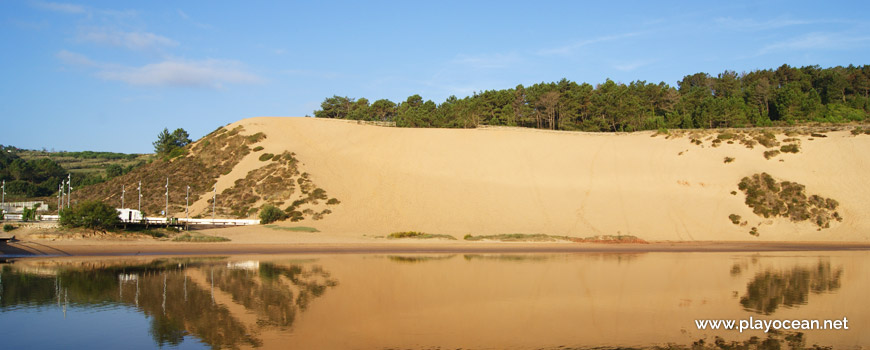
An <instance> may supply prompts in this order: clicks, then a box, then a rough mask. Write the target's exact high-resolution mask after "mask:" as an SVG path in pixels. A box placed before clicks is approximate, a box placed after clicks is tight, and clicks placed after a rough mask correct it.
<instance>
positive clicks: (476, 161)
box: [228, 117, 870, 241]
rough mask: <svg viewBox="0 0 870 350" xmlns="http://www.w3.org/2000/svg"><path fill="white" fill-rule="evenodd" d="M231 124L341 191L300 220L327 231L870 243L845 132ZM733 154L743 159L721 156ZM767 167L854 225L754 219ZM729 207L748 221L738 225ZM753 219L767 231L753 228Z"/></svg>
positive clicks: (309, 121) (869, 192)
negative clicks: (702, 136)
mask: <svg viewBox="0 0 870 350" xmlns="http://www.w3.org/2000/svg"><path fill="white" fill-rule="evenodd" d="M235 125H243V126H244V128H245V130H246V132H248V133H256V132H263V133H265V134H266V135H267V138H266V139H264V140H262V141H261V142H260V143H258V145H261V146H263V147H265V150H264V151H263V152H269V153H274V154H279V153H281V152H284V151H290V152H294V153H295V154H296V157H297V158H298V159H299V161H300V162H301V163H302V164H303V166H304V168H305V169H306V171H307V172H309V173H310V174H311V178H312V180H313V181H314V182H315V183H317V184H318V186H320V187H322V188H323V189H325V190H326V191H328V193H329V195H330V196H331V197H336V198H338V199H339V200H340V201H341V204H338V205H335V206H330V210H332V214H329V215H328V216H326V217H325V218H324V219H323V220H320V221H312V220H311V219H306V220H305V221H303V223H304V224H305V225H311V226H315V227H317V229H319V230H320V231H324V232H328V233H336V234H340V235H346V236H353V237H360V236H361V235H362V234H373V235H385V234H388V233H390V232H398V231H409V230H412V231H422V232H429V233H442V234H450V235H453V236H454V237H457V238H458V237H462V236H464V235H465V234H473V235H489V234H505V233H529V234H532V233H545V234H553V235H569V236H577V237H587V236H594V235H617V234H623V235H635V236H638V237H640V238H643V239H646V240H750V239H753V240H754V239H762V240H802V241H824V240H838V241H862V240H868V239H870V217H868V214H867V213H870V208H868V203H870V202H868V201H866V200H865V199H866V198H867V197H870V186H866V176H865V174H867V173H870V153H868V152H863V151H862V150H866V149H870V137H867V136H858V137H855V136H852V135H850V134H849V133H848V132H833V133H829V134H828V137H826V138H816V139H814V140H812V141H810V140H807V137H805V136H797V137H798V138H800V139H802V140H803V142H802V145H801V152H800V153H797V154H789V155H786V156H783V157H782V158H781V159H783V160H784V161H783V162H779V161H771V160H767V159H765V158H764V156H763V155H762V153H763V152H764V150H765V149H764V147H760V146H759V147H755V149H747V148H746V147H744V146H742V145H738V144H733V145H729V144H723V145H722V146H720V147H716V148H712V147H703V148H702V147H700V146H696V145H693V144H691V143H690V142H689V138H685V137H675V138H669V139H665V138H664V137H662V136H658V137H650V136H651V133H649V132H641V133H630V134H590V133H573V132H546V133H545V132H538V131H535V130H525V129H514V128H499V129H474V130H445V129H406V128H388V127H376V126H369V125H357V124H355V123H349V122H345V121H338V120H323V119H313V118H266V117H263V118H250V119H244V120H241V121H239V122H236V123H234V124H231V125H230V126H228V128H233V127H234V126H235ZM779 137H780V138H782V137H783V136H782V135H779ZM686 150H689V151H688V152H686ZM259 154H260V153H257V152H252V153H251V154H249V155H247V156H246V158H245V159H244V160H242V161H241V162H240V163H239V166H237V169H234V170H233V174H244V173H246V172H247V171H252V170H255V169H256V168H257V167H261V166H263V164H264V163H263V162H260V161H258V160H257V157H258V156H259ZM724 157H734V158H735V159H736V160H735V161H734V162H731V163H728V164H725V163H723V161H722V160H723V159H724ZM246 167H247V168H246ZM243 168H244V169H243ZM761 171H764V172H767V173H769V174H771V175H772V176H774V177H776V178H778V179H784V180H789V181H795V182H797V183H800V184H803V185H805V186H806V188H807V191H809V192H812V193H818V194H820V195H823V196H824V197H831V198H834V199H836V200H838V201H839V202H840V205H841V208H842V210H841V214H843V216H844V218H845V221H844V222H842V223H837V224H835V225H833V227H831V228H830V229H825V230H822V231H821V232H818V231H816V228H815V227H814V225H813V224H810V223H802V224H795V223H792V222H790V221H789V220H788V219H781V218H780V219H774V220H772V221H771V223H770V224H767V223H764V224H763V225H761V226H759V224H761V223H763V222H766V221H767V220H764V219H763V218H761V217H759V216H758V215H755V214H754V213H753V212H752V210H751V209H750V208H749V207H747V206H746V205H745V204H744V199H745V198H744V196H743V195H742V194H741V193H738V194H737V195H732V194H731V191H737V184H738V182H739V181H740V179H741V178H743V177H744V176H747V175H750V174H753V173H757V172H761ZM731 214H736V215H740V216H741V217H743V218H744V220H748V221H749V225H748V226H746V227H741V226H739V225H733V224H732V223H731V221H730V220H729V218H728V217H729V215H731ZM298 224H299V223H292V225H298ZM282 225H291V223H289V222H288V223H283V224H282ZM753 226H757V227H758V230H759V231H760V232H761V236H760V237H759V238H755V237H753V236H750V235H749V228H750V227H753ZM250 230H251V231H256V230H257V229H256V228H251V229H250ZM261 230H262V229H261Z"/></svg>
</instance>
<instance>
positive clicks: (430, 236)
mask: <svg viewBox="0 0 870 350" xmlns="http://www.w3.org/2000/svg"><path fill="white" fill-rule="evenodd" d="M401 238H413V239H433V238H442V239H449V240H454V241H455V240H456V237H453V236H451V235H444V234H433V233H424V232H416V231H403V232H393V233H391V234H389V235H387V239H401Z"/></svg>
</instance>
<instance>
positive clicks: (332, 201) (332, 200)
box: [326, 198, 341, 205]
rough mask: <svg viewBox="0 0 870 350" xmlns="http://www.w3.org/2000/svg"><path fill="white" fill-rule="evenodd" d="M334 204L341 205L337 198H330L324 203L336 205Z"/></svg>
mask: <svg viewBox="0 0 870 350" xmlns="http://www.w3.org/2000/svg"><path fill="white" fill-rule="evenodd" d="M336 204H341V201H340V200H338V198H330V199H329V200H328V201H326V205H336Z"/></svg>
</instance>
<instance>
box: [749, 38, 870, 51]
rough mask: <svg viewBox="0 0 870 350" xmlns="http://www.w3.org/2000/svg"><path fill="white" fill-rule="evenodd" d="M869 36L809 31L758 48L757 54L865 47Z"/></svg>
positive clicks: (868, 41)
mask: <svg viewBox="0 0 870 350" xmlns="http://www.w3.org/2000/svg"><path fill="white" fill-rule="evenodd" d="M867 43H870V36H851V35H849V34H846V33H809V34H805V35H803V36H801V37H797V38H793V39H790V40H786V41H782V42H778V43H773V44H770V45H767V46H765V47H763V48H762V49H761V50H759V52H758V54H759V55H765V54H768V53H771V52H779V51H803V50H844V49H852V48H858V47H866V45H867Z"/></svg>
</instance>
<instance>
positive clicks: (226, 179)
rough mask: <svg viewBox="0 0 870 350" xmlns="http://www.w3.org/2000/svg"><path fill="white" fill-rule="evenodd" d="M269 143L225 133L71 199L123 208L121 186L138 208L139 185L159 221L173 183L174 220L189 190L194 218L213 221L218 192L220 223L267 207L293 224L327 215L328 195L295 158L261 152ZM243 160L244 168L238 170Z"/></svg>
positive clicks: (237, 130)
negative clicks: (280, 211) (278, 210)
mask: <svg viewBox="0 0 870 350" xmlns="http://www.w3.org/2000/svg"><path fill="white" fill-rule="evenodd" d="M265 137H266V136H265V134H264V133H262V132H258V133H249V132H246V130H245V128H244V127H243V126H241V125H238V126H232V127H231V128H230V127H221V128H218V129H217V130H215V131H213V132H212V133H210V134H208V135H206V136H205V137H203V138H202V139H200V140H198V141H196V142H194V143H192V144H190V145H188V146H185V154H184V155H183V156H180V157H177V158H174V159H171V160H167V159H157V160H154V161H153V162H150V163H148V164H145V165H143V166H141V167H138V168H135V169H133V170H132V171H131V172H129V173H127V174H124V175H122V176H118V177H116V178H114V179H112V180H110V181H107V182H105V183H100V184H96V185H93V186H87V187H83V188H81V189H80V190H77V191H75V192H74V193H73V199H74V200H76V199H79V200H83V199H97V200H102V201H106V202H108V203H109V204H111V205H116V206H120V205H121V198H120V197H121V189H122V186H123V188H125V189H126V196H125V206H126V207H128V208H137V207H138V198H137V195H138V192H137V187H138V185H139V182H140V181H141V183H142V210H144V211H145V212H146V213H147V214H149V215H157V214H159V213H160V212H161V211H163V210H164V208H165V206H166V188H165V186H166V181H167V178H169V197H170V198H169V212H170V215H172V216H176V217H184V216H185V204H186V200H185V195H186V191H187V186H190V201H189V203H190V206H191V213H190V216H192V217H210V216H211V213H212V198H213V195H214V194H213V190H214V188H215V187H217V197H218V201H217V205H216V208H215V209H216V211H217V216H218V217H237V218H244V217H252V216H256V215H257V212H258V210H259V208H260V207H262V206H263V205H265V204H270V205H275V206H278V207H280V208H282V209H284V210H285V211H286V212H287V214H288V217H289V218H291V219H294V220H295V221H299V220H304V219H305V218H308V217H311V218H317V219H319V218H322V217H323V216H324V215H326V214H329V211H328V210H326V209H325V208H320V207H322V206H324V205H325V204H326V202H327V201H328V197H327V196H326V191H325V190H323V189H321V188H318V187H317V186H316V185H314V183H313V182H312V181H311V180H310V179H309V175H308V174H307V173H304V172H302V171H301V170H300V169H299V167H298V161H297V160H296V159H295V158H294V154H293V153H292V152H289V151H284V152H281V153H279V154H277V155H276V154H268V153H265V152H263V148H262V147H258V145H257V144H258V143H260V142H261V141H262V140H263V139H265ZM243 160H245V161H246V163H244V164H243V165H240V163H242V162H243ZM297 188H298V190H297ZM321 201H322V202H323V203H321ZM337 202H338V201H337V200H335V201H333V202H332V203H337Z"/></svg>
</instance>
